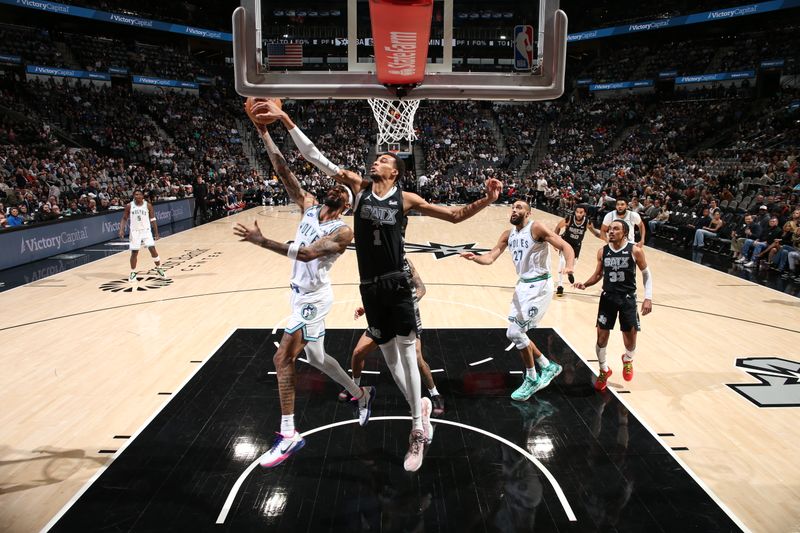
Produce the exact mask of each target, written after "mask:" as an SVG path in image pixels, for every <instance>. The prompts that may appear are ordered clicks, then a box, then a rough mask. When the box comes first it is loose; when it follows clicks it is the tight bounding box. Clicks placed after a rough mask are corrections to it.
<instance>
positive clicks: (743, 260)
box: [735, 256, 747, 265]
mask: <svg viewBox="0 0 800 533" xmlns="http://www.w3.org/2000/svg"><path fill="white" fill-rule="evenodd" d="M745 261H747V259H746V258H745V257H744V256H742V257H740V258H739V259H737V260H736V261H735V262H736V263H739V264H740V265H741V264H742V263H744V262H745Z"/></svg>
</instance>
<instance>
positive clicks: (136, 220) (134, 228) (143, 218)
mask: <svg viewBox="0 0 800 533" xmlns="http://www.w3.org/2000/svg"><path fill="white" fill-rule="evenodd" d="M130 220H131V229H130V232H131V233H139V234H141V233H152V230H151V228H150V209H149V207H148V206H147V200H142V205H136V201H132V202H131V219H130Z"/></svg>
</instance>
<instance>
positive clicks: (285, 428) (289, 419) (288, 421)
mask: <svg viewBox="0 0 800 533" xmlns="http://www.w3.org/2000/svg"><path fill="white" fill-rule="evenodd" d="M281 435H283V436H284V437H291V436H292V435H294V414H291V415H283V416H281Z"/></svg>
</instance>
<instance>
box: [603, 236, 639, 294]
mask: <svg viewBox="0 0 800 533" xmlns="http://www.w3.org/2000/svg"><path fill="white" fill-rule="evenodd" d="M633 246H634V245H633V243H630V242H629V243H628V244H626V245H625V246H624V247H623V248H621V249H620V250H614V249H613V248H612V247H611V245H610V244H606V245H605V246H604V247H603V292H605V293H607V294H611V295H615V296H627V295H629V294H635V293H636V261H635V260H634V258H633Z"/></svg>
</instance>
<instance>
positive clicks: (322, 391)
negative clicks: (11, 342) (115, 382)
mask: <svg viewBox="0 0 800 533" xmlns="http://www.w3.org/2000/svg"><path fill="white" fill-rule="evenodd" d="M280 334H281V332H280V331H278V332H277V333H276V334H272V332H271V331H270V330H238V331H236V332H235V333H234V334H233V335H232V336H231V337H230V338H229V339H228V340H227V342H225V343H224V345H223V346H222V347H221V348H220V349H219V350H218V351H217V353H215V354H213V355H212V356H211V357H210V359H209V360H207V361H206V362H205V363H204V364H203V366H202V368H200V370H199V371H198V372H197V373H196V374H195V375H194V377H193V378H192V379H191V380H190V381H189V382H188V383H187V384H186V385H185V386H184V387H183V389H182V390H180V391H178V392H176V393H175V394H174V397H173V398H172V400H171V401H170V402H169V403H168V404H167V406H166V407H165V408H164V409H163V410H162V411H161V412H160V413H159V414H158V415H157V416H156V417H155V418H154V419H153V420H152V421H151V422H150V423H149V424H148V425H147V427H146V428H144V430H143V431H142V432H140V433H139V434H138V435H137V436H135V437H134V438H133V440H132V441H131V442H130V443H129V445H128V446H127V447H126V448H125V449H124V451H123V452H122V453H120V454H119V455H118V457H117V458H116V459H115V460H114V461H113V462H112V463H111V464H110V466H109V467H108V468H107V469H106V470H105V471H104V472H103V473H102V474H101V475H100V476H99V477H98V478H97V479H96V480H95V481H94V482H93V483H92V484H91V485H90V486H89V488H88V489H87V490H86V491H85V492H84V493H83V494H82V495H81V496H80V497H79V498H78V499H77V501H75V502H74V504H73V505H72V506H71V507H70V508H69V509H68V510H67V511H66V512H65V513H64V514H63V516H62V517H61V518H60V520H59V521H58V522H57V523H56V524H55V526H54V527H53V530H54V531H131V530H133V531H217V530H219V531H256V530H257V531H287V532H300V531H303V532H318V531H326V532H327V531H330V532H334V531H337V532H338V531H348V532H352V531H381V532H388V531H647V532H648V533H650V532H655V531H682V532H683V531H699V532H700V531H701V532H709V531H738V527H737V526H736V524H735V523H734V522H733V521H732V520H731V519H730V518H729V517H728V515H727V514H726V513H725V512H724V511H723V510H722V509H721V508H720V506H719V505H718V504H717V503H716V502H715V501H714V499H712V497H710V496H709V495H708V494H707V493H706V492H705V491H704V490H703V488H701V487H700V485H698V483H697V482H696V481H695V480H694V479H693V477H692V476H691V475H690V474H689V473H687V472H686V470H684V469H683V468H682V467H681V465H680V464H679V462H678V461H676V460H675V458H674V457H673V455H672V454H671V453H670V452H669V451H668V450H667V449H666V448H665V447H664V446H663V445H662V444H661V443H660V442H659V441H658V440H657V439H656V437H655V436H653V435H652V434H651V433H650V432H649V431H648V430H647V429H646V428H645V427H644V426H643V425H642V424H641V423H640V422H639V421H638V420H637V419H636V418H635V417H634V415H633V414H632V413H630V412H628V410H627V409H626V408H625V406H624V405H623V404H622V403H621V402H620V401H619V400H618V399H617V396H615V395H614V394H611V393H608V392H606V393H603V394H599V393H596V392H595V391H594V389H593V388H592V377H593V374H592V372H591V371H590V370H589V368H588V367H587V366H586V364H585V363H583V361H582V360H581V359H580V358H579V357H578V356H577V355H576V354H575V353H574V352H573V351H572V350H571V349H570V348H569V347H568V346H567V345H566V343H565V342H564V341H563V340H562V339H561V338H560V337H559V336H558V334H557V333H556V332H554V331H553V330H549V329H542V330H537V331H535V332H532V337H533V339H534V341H535V342H536V343H537V345H538V346H539V347H540V348H541V349H542V350H543V351H544V352H545V354H547V355H548V356H549V357H550V358H552V359H553V360H555V361H557V362H558V363H560V364H562V365H563V366H564V372H563V373H562V374H561V375H560V376H559V377H558V378H557V379H556V380H555V381H554V383H553V384H552V385H551V386H550V387H548V388H547V389H545V390H543V391H540V392H539V393H537V394H536V395H535V396H534V397H533V398H532V399H531V400H529V401H528V402H522V403H519V402H514V401H512V400H511V399H510V397H509V394H510V392H511V391H512V390H513V389H514V388H516V387H517V386H518V385H519V383H520V382H521V380H522V376H521V374H520V373H519V370H520V369H521V363H520V360H519V356H518V355H517V353H516V352H515V351H510V352H509V351H506V347H507V346H508V341H507V339H506V338H505V332H504V330H502V329H486V330H477V329H475V330H470V329H440V330H425V332H424V334H423V340H424V353H425V356H426V359H427V360H428V362H429V364H430V366H431V368H432V369H433V370H434V371H435V373H434V378H435V379H436V381H437V386H438V388H439V390H440V392H441V393H442V394H443V395H444V398H445V402H446V409H447V411H446V413H445V415H444V416H443V417H442V422H439V423H436V422H434V427H435V428H436V431H435V434H434V440H433V443H432V444H431V445H430V447H429V448H428V450H427V454H426V457H425V462H424V464H423V466H422V468H421V470H420V471H419V472H417V473H414V474H411V473H408V472H406V471H405V470H403V464H402V463H403V455H404V454H405V451H406V448H407V439H408V432H409V428H410V422H409V420H408V419H407V417H408V410H407V405H406V404H405V401H404V400H403V398H402V395H401V394H400V392H399V390H398V389H397V387H396V386H395V385H394V382H393V381H392V379H391V376H390V375H389V373H388V370H387V369H386V367H385V365H384V363H383V361H382V358H381V357H380V355H379V353H375V354H374V355H373V356H371V357H370V358H369V359H368V360H367V370H368V371H371V372H372V373H369V374H365V375H364V376H363V377H362V384H365V385H366V384H371V385H376V386H377V388H378V395H377V399H376V400H375V404H374V411H373V417H374V419H373V420H372V421H370V423H369V424H368V425H367V426H366V427H363V428H362V427H359V426H358V424H357V423H350V421H352V420H353V416H354V412H353V409H352V407H351V405H349V404H346V403H339V402H337V401H336V395H337V393H338V392H339V388H338V386H337V385H336V384H335V383H333V382H332V381H330V380H329V379H328V378H327V377H326V376H324V375H322V374H321V373H320V372H319V371H317V370H316V369H314V368H312V367H310V366H309V365H307V364H305V363H303V362H298V384H297V389H298V393H297V403H296V413H295V422H296V425H297V427H298V429H299V430H300V431H302V432H303V433H305V434H306V446H305V448H303V449H302V450H301V451H300V452H298V453H297V454H296V455H295V456H294V457H292V458H290V459H289V460H288V461H286V462H285V463H283V464H282V465H279V466H278V467H276V468H273V469H269V470H266V469H262V468H261V467H260V466H258V465H257V464H256V461H257V459H258V457H259V456H260V455H261V454H262V453H263V452H265V451H266V450H267V449H268V448H269V446H270V444H271V442H272V440H273V435H274V432H275V431H276V430H277V429H278V428H279V425H280V409H279V404H278V393H277V381H276V378H275V375H274V373H273V374H270V372H271V371H273V370H274V368H273V364H272V355H273V353H274V352H275V342H276V341H278V340H279V338H280V337H279V335H280ZM360 334H361V331H360V330H358V331H356V330H328V333H327V336H326V341H325V344H326V349H327V351H328V353H330V354H332V355H334V356H336V357H338V358H339V359H340V362H342V363H345V362H346V361H349V355H347V356H346V355H345V354H349V353H350V352H351V350H352V348H353V347H354V346H355V343H356V341H357V340H358V336H359V335H360ZM200 358H201V356H200V355H198V357H196V359H200ZM489 358H491V359H489ZM343 366H345V365H343ZM346 367H349V365H346ZM512 372H513V373H512ZM677 453H681V452H677ZM571 518H573V519H572V520H571Z"/></svg>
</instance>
